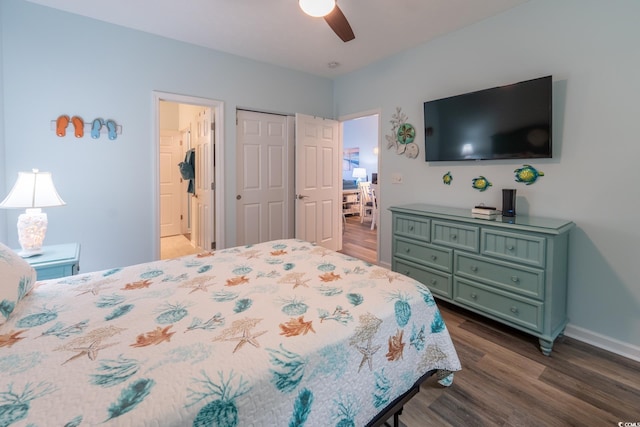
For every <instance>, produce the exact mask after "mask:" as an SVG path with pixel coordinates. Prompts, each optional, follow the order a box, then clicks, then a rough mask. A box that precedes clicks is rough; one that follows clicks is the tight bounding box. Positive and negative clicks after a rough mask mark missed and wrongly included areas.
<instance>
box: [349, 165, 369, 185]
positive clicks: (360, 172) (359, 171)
mask: <svg viewBox="0 0 640 427" xmlns="http://www.w3.org/2000/svg"><path fill="white" fill-rule="evenodd" d="M352 176H353V177H354V178H356V181H357V182H360V181H362V178H366V177H367V170H366V169H365V168H353V175H352Z"/></svg>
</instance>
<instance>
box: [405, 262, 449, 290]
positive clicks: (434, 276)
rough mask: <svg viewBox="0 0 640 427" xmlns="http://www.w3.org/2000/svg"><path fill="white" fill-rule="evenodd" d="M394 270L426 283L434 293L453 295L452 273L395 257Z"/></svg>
mask: <svg viewBox="0 0 640 427" xmlns="http://www.w3.org/2000/svg"><path fill="white" fill-rule="evenodd" d="M394 271H397V272H398V273H401V274H404V275H405V276H409V277H411V278H412V279H415V280H417V281H418V282H420V283H422V284H423V285H426V286H427V287H428V288H429V290H430V291H431V293H432V294H434V295H436V296H438V295H439V296H443V297H446V298H449V299H451V298H452V297H453V292H452V285H451V283H452V282H451V275H450V274H446V273H442V272H436V271H433V270H431V269H427V268H421V267H419V266H417V265H415V264H412V263H409V262H404V261H401V260H398V259H397V258H396V259H395V268H394Z"/></svg>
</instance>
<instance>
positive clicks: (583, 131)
mask: <svg viewBox="0 0 640 427" xmlns="http://www.w3.org/2000/svg"><path fill="white" fill-rule="evenodd" d="M638 16H640V2H638V1H637V0H615V1H611V2H603V1H600V0H591V1H587V0H563V1H557V0H531V1H529V2H527V3H525V4H524V5H522V6H519V7H517V8H514V9H511V10H510V11H508V12H506V13H503V14H501V15H499V16H496V17H494V18H491V19H487V20H485V21H483V22H480V23H479V24H476V25H473V26H470V27H467V28H465V29H463V30H461V31H458V32H456V33H454V34H450V35H447V36H444V37H441V38H439V39H437V40H435V41H433V42H431V43H428V44H425V45H422V46H420V47H418V48H415V49H412V50H408V51H406V52H404V53H402V54H399V55H396V56H393V57H391V58H387V59H385V60H384V61H381V62H378V63H376V64H374V65H372V66H369V67H367V68H365V69H364V70H361V71H359V72H354V73H352V74H350V75H347V76H343V77H341V78H338V79H337V81H336V84H335V87H334V94H335V103H336V106H337V108H338V111H337V116H338V117H339V116H343V115H348V114H353V113H356V112H359V111H369V110H371V109H376V108H380V109H381V111H382V117H381V121H382V129H383V131H382V132H383V134H386V133H389V131H390V129H391V125H390V123H389V120H390V119H391V116H392V114H393V113H394V112H395V108H396V107H402V110H403V112H405V113H406V114H407V115H408V117H409V122H410V123H413V124H414V125H415V126H416V128H417V129H419V132H418V137H417V138H416V141H417V143H418V144H419V145H420V147H421V150H422V151H421V154H420V157H419V158H418V159H415V160H410V159H407V158H406V157H403V156H398V155H396V154H394V153H393V152H392V151H387V150H386V148H384V147H386V145H384V147H383V148H382V149H381V154H380V163H381V164H380V169H381V170H382V172H383V173H382V174H381V176H382V177H383V178H382V181H381V185H382V188H381V190H380V200H381V203H382V219H381V226H380V232H381V233H382V236H381V239H380V241H381V242H391V229H390V225H391V216H390V212H388V210H387V208H388V207H389V206H391V205H396V204H402V203H409V202H425V203H432V204H439V205H448V206H457V207H468V208H470V207H471V206H473V205H475V204H478V203H481V202H484V203H485V204H488V205H494V206H500V204H501V191H500V190H501V189H502V188H516V189H517V191H518V192H517V195H518V198H517V211H518V213H520V214H525V213H528V214H531V215H538V216H548V217H557V218H567V219H571V220H573V221H574V222H575V223H576V224H577V228H576V229H575V231H574V232H573V233H572V236H571V248H570V251H571V253H570V272H569V307H568V309H569V317H570V323H571V325H572V326H574V327H576V328H583V329H584V330H586V331H590V332H592V333H596V334H601V335H604V336H607V337H611V338H613V339H615V340H618V341H620V342H622V343H628V344H632V345H635V346H638V345H640V279H639V277H640V275H639V271H640V270H639V269H638V254H640V251H639V249H638V248H640V222H639V221H638V213H639V212H640V190H639V188H640V187H639V186H638V162H639V159H640V143H639V135H640V119H639V118H640V103H639V102H638V96H639V94H640V79H639V78H638V70H640V55H639V54H638V52H639V50H638V49H639V48H638V46H639V45H638V42H639V41H640V25H638ZM549 74H551V75H553V80H554V85H553V90H554V101H553V108H554V127H555V128H554V131H553V137H554V158H553V159H551V160H540V161H535V162H534V163H533V164H534V166H536V167H538V168H539V169H540V170H542V171H543V172H544V173H545V176H544V177H542V178H540V180H539V181H538V182H537V183H536V184H535V185H531V186H526V185H524V184H516V183H515V182H514V179H513V177H514V174H513V171H514V169H515V168H517V167H519V166H520V165H521V164H522V163H518V162H514V161H492V162H483V163H455V162H451V163H445V164H436V163H429V164H427V163H426V162H425V161H424V149H423V148H424V147H423V144H424V131H423V130H422V129H423V117H422V114H423V113H422V103H423V102H424V101H426V100H431V99H436V98H440V97H444V96H449V95H455V94H459V93H463V92H467V91H473V90H478V89H483V88H488V87H493V86H497V85H502V84H507V83H513V82H517V81H521V80H526V79H530V78H534V77H539V76H544V75H549ZM383 141H384V135H383ZM447 171H451V173H452V174H453V177H454V179H453V183H452V185H451V186H446V185H444V184H443V183H442V176H443V175H444V174H445V173H446V172H447ZM394 172H399V173H402V174H403V178H404V184H401V185H397V184H396V185H394V184H391V182H390V176H389V175H390V174H391V173H394ZM478 175H484V176H486V177H487V178H488V179H489V180H490V181H491V182H493V187H492V188H490V189H489V190H488V191H486V192H485V193H480V192H478V191H476V190H473V189H472V188H471V180H472V178H474V177H476V176H478ZM380 252H381V259H382V260H383V261H385V262H390V260H391V244H390V243H386V244H385V243H383V244H382V247H381V248H380ZM636 348H637V347H636Z"/></svg>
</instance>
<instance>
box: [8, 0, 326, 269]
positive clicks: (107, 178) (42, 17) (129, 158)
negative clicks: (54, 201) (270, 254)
mask: <svg viewBox="0 0 640 427" xmlns="http://www.w3.org/2000/svg"><path fill="white" fill-rule="evenodd" d="M0 7H1V8H2V37H3V41H4V49H3V52H2V57H3V60H4V61H3V62H4V65H3V71H4V94H3V99H4V105H5V111H4V120H5V121H4V122H5V133H4V136H5V141H6V147H5V148H6V162H4V161H3V162H1V163H2V167H3V168H5V167H6V172H5V171H3V175H6V176H8V177H15V176H17V172H18V171H20V170H29V169H31V168H33V167H38V168H39V169H41V170H46V171H50V172H52V174H53V179H54V182H55V185H56V187H57V189H58V191H59V193H60V195H61V197H62V198H63V199H64V200H65V202H66V203H67V206H64V207H60V208H52V209H48V210H47V213H48V215H49V231H48V232H47V238H46V241H45V243H46V244H56V243H64V242H80V243H81V244H82V255H81V268H82V271H93V270H98V269H104V268H110V267H114V266H123V265H128V264H132V263H138V262H145V261H149V260H151V259H153V258H154V255H155V254H154V253H153V245H152V237H153V233H154V230H153V221H152V219H153V218H154V215H155V214H154V209H155V207H154V206H152V204H153V194H154V192H155V191H156V189H155V188H154V183H153V174H154V171H153V167H154V159H152V156H151V153H152V147H153V144H154V141H153V140H152V91H154V90H157V91H162V92H170V93H176V94H182V95H189V96H198V97H203V98H210V99H214V100H219V101H223V102H224V103H225V111H224V114H225V142H226V144H225V158H224V159H223V161H224V162H225V167H226V171H227V173H228V176H227V177H226V197H227V200H226V201H225V202H226V212H225V213H226V220H227V230H226V232H227V242H226V243H227V244H228V245H233V244H234V243H235V216H236V215H235V172H233V171H234V169H235V148H234V147H235V139H236V136H235V134H236V132H235V110H236V107H237V106H240V107H250V108H253V109H256V110H265V111H271V112H282V113H296V112H299V113H304V114H309V115H317V116H322V117H332V116H333V103H332V99H333V94H332V85H333V83H332V82H331V80H329V79H325V78H320V77H316V76H312V75H310V74H305V73H300V72H296V71H292V70H287V69H283V68H280V67H276V66H271V65H266V64H263V63H259V62H255V61H251V60H247V59H243V58H240V57H237V56H233V55H228V54H224V53H220V52H216V51H212V50H208V49H204V48H199V47H196V46H193V45H189V44H185V43H180V42H176V41H172V40H168V39H165V38H160V37H157V36H153V35H149V34H146V33H142V32H138V31H133V30H128V29H125V28H122V27H118V26H115V25H110V24H106V23H102V22H100V21H96V20H92V19H87V18H83V17H79V16H77V15H72V14H69V13H64V12H60V11H56V10H54V9H50V8H46V7H42V6H39V5H35V4H32V3H28V2H25V1H22V0H3V1H2V3H1V6H0ZM61 114H68V115H75V114H77V115H80V116H81V117H83V118H84V119H85V120H86V121H91V120H93V119H94V118H96V117H103V118H105V119H109V118H111V119H114V120H115V121H116V122H117V123H118V124H120V125H122V128H123V131H122V135H120V136H119V137H118V139H117V140H116V141H109V140H108V139H107V138H106V137H104V136H103V137H102V138H100V139H99V140H92V139H91V138H90V137H88V136H85V137H84V138H83V139H76V138H75V137H74V136H73V127H72V126H70V127H69V129H68V135H70V136H67V137H65V138H59V137H56V136H55V132H53V131H52V130H51V129H50V122H51V120H54V119H56V118H57V117H58V116H59V115H61ZM14 179H15V178H12V180H11V182H13V180H14ZM3 188H4V186H3ZM17 215H18V212H16V211H10V212H9V214H8V215H7V218H8V219H7V221H5V222H4V223H8V224H13V223H15V221H17ZM9 231H10V232H8V233H7V234H8V242H9V243H10V244H11V245H12V246H14V247H17V246H18V242H17V236H16V233H15V232H13V227H11V228H10V229H9Z"/></svg>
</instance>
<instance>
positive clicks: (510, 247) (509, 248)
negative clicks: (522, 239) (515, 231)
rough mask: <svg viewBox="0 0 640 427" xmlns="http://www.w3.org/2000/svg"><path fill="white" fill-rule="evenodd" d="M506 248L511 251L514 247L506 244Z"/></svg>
mask: <svg viewBox="0 0 640 427" xmlns="http://www.w3.org/2000/svg"><path fill="white" fill-rule="evenodd" d="M507 249H508V250H510V251H511V252H513V251H514V250H515V249H516V248H515V247H514V246H507Z"/></svg>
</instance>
